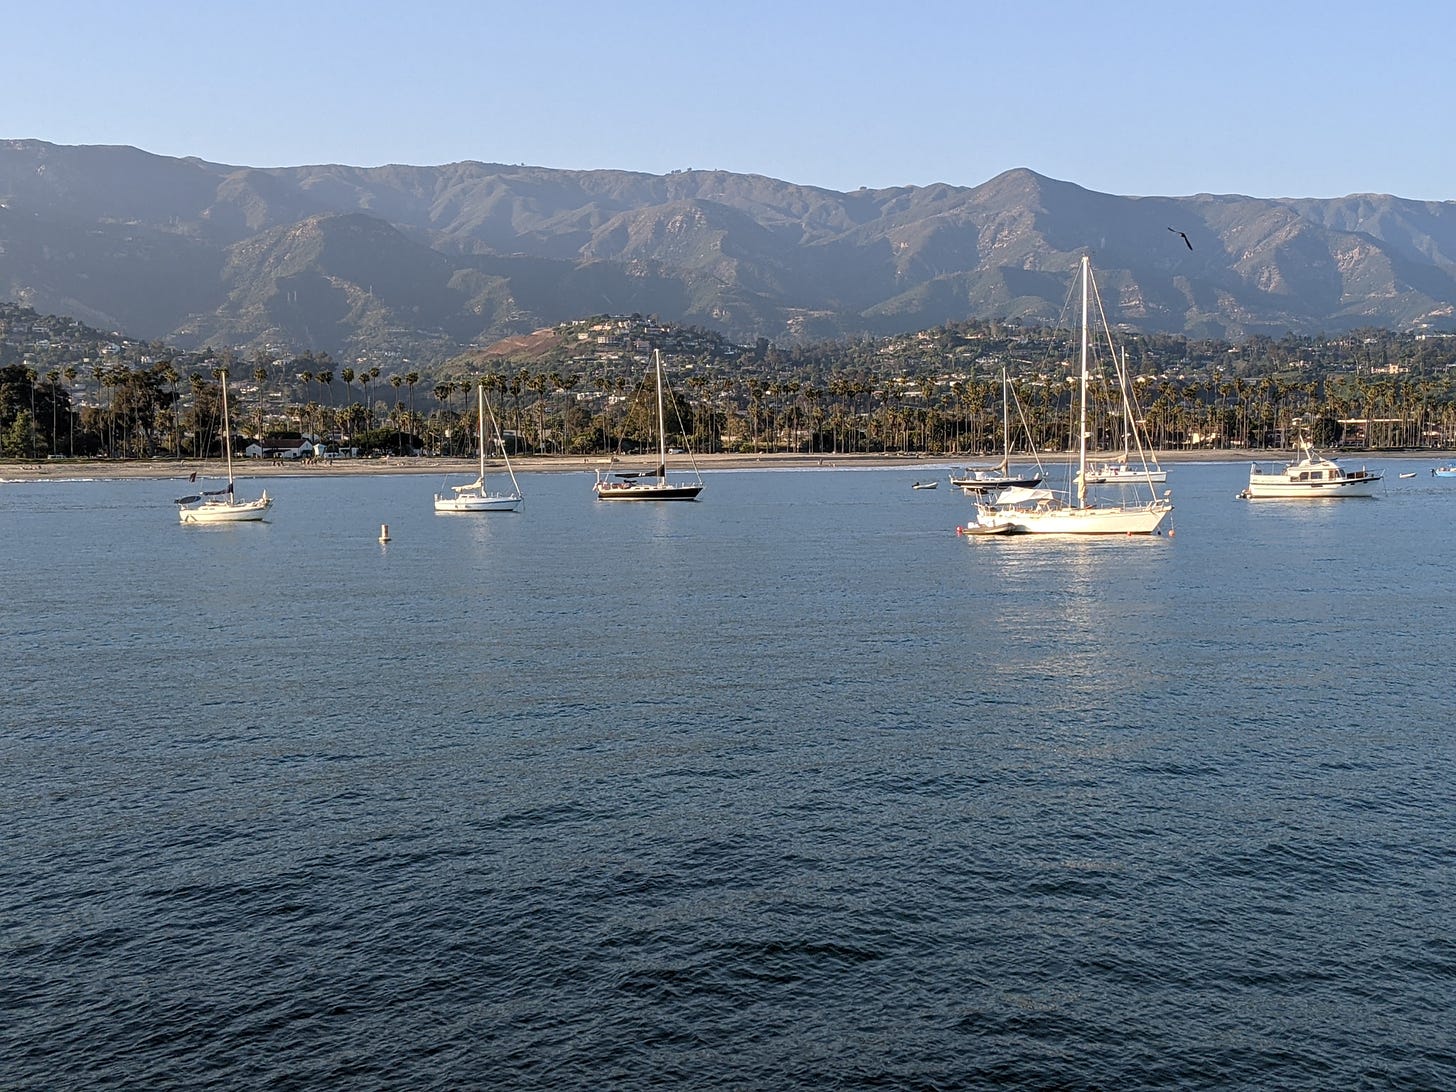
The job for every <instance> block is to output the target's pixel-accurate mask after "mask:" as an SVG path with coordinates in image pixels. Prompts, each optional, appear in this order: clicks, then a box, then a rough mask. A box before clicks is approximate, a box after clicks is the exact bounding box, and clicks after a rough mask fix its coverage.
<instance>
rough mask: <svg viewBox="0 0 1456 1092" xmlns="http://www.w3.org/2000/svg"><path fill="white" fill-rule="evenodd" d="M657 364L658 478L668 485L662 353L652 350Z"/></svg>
mask: <svg viewBox="0 0 1456 1092" xmlns="http://www.w3.org/2000/svg"><path fill="white" fill-rule="evenodd" d="M652 357H653V359H654V360H655V361H656V362H657V476H658V478H659V479H660V480H661V481H662V482H663V484H666V483H667V421H666V418H664V417H663V415H662V352H661V351H660V350H658V349H653V350H652Z"/></svg>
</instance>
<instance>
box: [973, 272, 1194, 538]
mask: <svg viewBox="0 0 1456 1092" xmlns="http://www.w3.org/2000/svg"><path fill="white" fill-rule="evenodd" d="M1081 279H1082V353H1081V382H1080V385H1079V395H1080V406H1079V421H1080V424H1079V427H1078V429H1077V432H1078V437H1079V439H1078V444H1077V463H1076V473H1075V475H1074V476H1073V478H1072V484H1073V486H1074V491H1069V492H1068V493H1059V492H1057V491H1054V490H1051V489H1023V488H1019V487H1013V488H1010V489H1003V490H1002V491H1001V492H1000V493H998V494H996V495H995V496H994V497H991V498H989V499H987V500H983V501H981V502H980V503H978V504H977V505H976V520H975V522H974V523H973V524H971V525H970V526H969V527H965V528H960V529H959V530H960V532H961V533H962V534H965V533H968V532H970V533H975V532H974V531H972V530H971V528H977V529H980V528H994V527H1003V526H1004V527H1009V528H1010V529H1011V531H1012V532H1013V533H1016V534H1032V535H1151V534H1155V533H1156V532H1157V531H1158V530H1159V528H1161V527H1162V526H1163V523H1164V521H1166V520H1167V518H1168V516H1169V515H1170V514H1172V511H1173V502H1172V501H1171V500H1170V499H1169V496H1168V493H1167V491H1166V490H1165V491H1164V493H1163V495H1162V496H1161V497H1159V496H1150V497H1149V499H1148V500H1146V501H1138V500H1135V499H1132V498H1129V497H1127V496H1124V497H1120V498H1118V499H1117V500H1116V501H1113V502H1100V501H1098V500H1096V499H1095V498H1094V497H1093V496H1092V494H1091V493H1089V491H1088V488H1087V487H1088V484H1089V482H1088V475H1087V436H1088V431H1087V392H1088V367H1087V360H1088V352H1089V337H1088V329H1089V310H1090V299H1091V296H1092V294H1093V293H1094V292H1095V290H1096V286H1095V284H1094V282H1093V280H1092V262H1091V259H1090V258H1088V257H1087V256H1086V255H1083V256H1082V270H1081ZM1098 310H1099V312H1100V311H1101V300H1100V298H1099V299H1098ZM1103 327H1104V329H1105V328H1106V320H1105V318H1104V320H1103ZM1117 373H1118V382H1119V385H1120V386H1122V387H1126V384H1127V375H1126V372H1125V369H1122V368H1118V369H1117ZM1129 397H1130V396H1129V395H1128V394H1127V393H1126V391H1124V392H1123V399H1124V402H1123V404H1124V406H1126V405H1127V404H1128V399H1129ZM1129 416H1130V417H1131V415H1129ZM1129 427H1130V428H1132V429H1136V427H1137V425H1136V421H1132V420H1130V423H1129ZM1134 440H1136V441H1137V445H1136V446H1137V447H1138V448H1139V449H1141V448H1142V443H1141V440H1140V439H1139V438H1138V437H1136V436H1134ZM1140 484H1147V483H1145V482H1144V483H1140Z"/></svg>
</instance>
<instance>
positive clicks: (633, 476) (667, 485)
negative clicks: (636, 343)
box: [592, 349, 703, 501]
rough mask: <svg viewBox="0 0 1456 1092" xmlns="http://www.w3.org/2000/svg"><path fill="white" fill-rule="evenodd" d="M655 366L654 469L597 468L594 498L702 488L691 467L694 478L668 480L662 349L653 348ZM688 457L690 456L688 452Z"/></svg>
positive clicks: (681, 496)
mask: <svg viewBox="0 0 1456 1092" xmlns="http://www.w3.org/2000/svg"><path fill="white" fill-rule="evenodd" d="M652 358H653V362H654V364H655V365H656V370H657V469H656V470H648V471H641V472H634V471H611V472H609V473H607V474H603V473H602V472H601V471H600V470H598V471H597V480H596V484H595V485H593V486H592V488H593V489H594V490H595V491H596V495H597V500H610V501H666V500H673V501H676V500H682V501H688V500H697V497H698V494H699V493H701V492H702V491H703V479H702V476H701V475H699V474H698V473H697V466H696V464H695V465H694V467H693V473H694V475H695V477H696V480H695V481H691V482H687V481H681V480H679V481H676V482H672V481H669V480H668V478H667V423H666V417H665V415H664V412H663V403H662V353H661V352H659V351H658V350H656V349H654V350H653V351H652ZM689 457H691V456H689Z"/></svg>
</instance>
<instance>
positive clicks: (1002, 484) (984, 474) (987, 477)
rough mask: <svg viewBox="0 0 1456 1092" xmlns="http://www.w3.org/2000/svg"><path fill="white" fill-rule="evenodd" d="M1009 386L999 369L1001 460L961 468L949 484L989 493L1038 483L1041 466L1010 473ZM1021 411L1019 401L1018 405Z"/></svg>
mask: <svg viewBox="0 0 1456 1092" xmlns="http://www.w3.org/2000/svg"><path fill="white" fill-rule="evenodd" d="M1010 405H1011V386H1010V383H1009V382H1008V381H1007V379H1006V369H1005V368H1002V369H1001V461H1000V462H999V463H997V464H996V465H995V466H992V467H988V468H986V469H984V470H971V469H965V470H962V471H961V473H960V474H959V475H957V474H955V473H952V474H951V475H950V484H951V485H958V486H960V487H961V492H963V493H965V494H967V495H968V496H969V495H975V494H978V493H992V492H995V491H996V490H998V489H1009V488H1010V487H1011V486H1015V485H1019V486H1023V487H1025V488H1028V489H1029V488H1031V487H1032V486H1034V485H1038V484H1040V483H1041V467H1040V466H1038V467H1037V472H1036V473H1035V474H1013V473H1011V411H1010ZM1017 413H1018V415H1019V414H1020V403H1018V404H1017Z"/></svg>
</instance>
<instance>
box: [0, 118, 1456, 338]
mask: <svg viewBox="0 0 1456 1092" xmlns="http://www.w3.org/2000/svg"><path fill="white" fill-rule="evenodd" d="M1170 227H1175V228H1177V229H1178V230H1179V231H1183V232H1186V233H1187V235H1188V238H1189V239H1190V240H1191V242H1192V244H1193V249H1192V250H1189V249H1188V248H1187V247H1186V246H1185V245H1184V244H1183V241H1182V239H1180V238H1179V237H1178V235H1176V234H1174V233H1171V232H1169V230H1168V228H1170ZM1083 249H1090V250H1091V252H1092V254H1093V258H1094V262H1095V263H1096V265H1097V268H1098V270H1099V272H1100V278H1101V283H1102V288H1103V302H1104V305H1105V307H1106V309H1107V312H1108V316H1109V318H1110V319H1111V320H1112V321H1114V322H1121V323H1125V324H1127V325H1129V326H1132V327H1135V328H1138V329H1142V330H1146V331H1150V332H1151V331H1161V332H1184V333H1187V334H1189V335H1191V336H1200V337H1207V336H1225V337H1230V338H1239V337H1243V336H1247V335H1249V334H1254V333H1267V334H1273V335H1279V334H1283V333H1285V332H1294V333H1301V334H1313V333H1320V332H1329V333H1335V332H1339V331H1342V330H1347V329H1352V328H1358V327H1362V326H1379V327H1387V328H1392V329H1410V328H1416V327H1422V326H1429V327H1432V328H1436V329H1442V330H1452V329H1456V202H1422V201H1409V200H1404V199H1401V198H1398V197H1390V196H1381V195H1354V196H1349V197H1342V198H1336V199H1315V198H1299V199H1287V200H1269V199H1260V198H1251V197H1241V196H1236V195H1212V194H1198V195H1195V196H1190V197H1126V196H1115V195H1110V194H1102V193H1096V192H1094V191H1091V190H1087V189H1084V188H1082V187H1080V186H1077V185H1075V184H1073V183H1070V182H1062V181H1056V180H1053V179H1048V178H1045V177H1042V176H1040V175H1038V174H1036V173H1034V172H1032V171H1030V170H1025V169H1018V170H1013V171H1008V172H1006V173H1004V174H1002V175H999V176H998V177H996V178H993V179H991V180H989V181H987V182H985V183H983V184H982V185H979V186H973V187H957V186H949V185H934V186H923V187H900V188H894V189H884V190H858V191H855V192H853V193H838V192H835V191H831V190H824V189H818V188H814V187H808V186H798V185H794V184H792V183H787V182H780V181H777V180H774V179H770V178H764V177H761V176H756V175H739V174H730V173H727V172H720V171H682V172H675V173H673V174H669V175H664V176H658V175H646V174H634V173H631V172H625V171H559V170H550V169H546V168H539V167H521V166H509V165H504V164H490V163H474V162H470V163H454V164H447V165H443V166H435V167H419V166H386V167H373V168H364V167H349V166H338V165H326V166H306V167H287V168H268V169H263V168H253V167H239V166H229V165H225V164H216V163H207V162H204V161H202V160H199V159H191V158H189V159H173V158H168V157H164V156H156V155H152V154H149V153H146V152H142V151H139V150H137V149H135V148H125V147H97V146H83V147H66V146H59V145H54V144H48V143H45V142H42V141H33V140H10V141H0V295H3V296H6V297H8V298H11V299H14V300H16V301H18V302H21V303H24V304H26V305H28V306H32V307H35V308H36V309H37V310H41V311H48V312H56V313H64V314H72V315H75V316H76V317H78V318H81V319H83V320H84V321H86V322H89V323H92V324H93V325H100V326H106V327H112V328H116V329H124V330H127V331H129V332H131V333H133V334H136V335H138V336H143V337H149V338H150V337H156V338H163V339H167V340H172V341H175V342H176V343H178V344H179V345H182V346H190V345H197V344H204V343H214V344H232V345H239V346H245V347H262V346H263V345H265V344H272V345H276V346H280V347H287V348H290V349H303V348H313V349H326V350H328V351H329V352H330V353H332V354H334V355H336V356H340V357H343V358H348V357H351V356H354V355H358V354H363V353H370V354H378V353H381V352H386V353H397V354H399V355H404V356H410V357H412V358H414V359H418V360H428V359H439V358H441V357H444V356H448V355H451V354H452V353H455V352H458V351H460V350H462V349H464V348H467V347H471V346H480V345H484V344H488V343H490V342H493V341H495V340H497V339H498V338H501V337H505V336H508V335H511V334H517V333H521V332H523V331H527V330H530V329H534V328H537V327H540V326H543V325H548V324H551V323H554V322H558V321H562V320H565V319H570V318H576V317H580V316H583V315H588V314H594V313H600V312H614V313H630V312H641V313H652V314H658V315H661V316H662V317H663V318H665V319H669V320H672V321H675V322H680V323H691V324H699V325H704V326H709V327H712V328H716V329H720V330H722V331H723V332H725V333H726V334H728V335H729V336H731V337H735V338H740V339H744V340H747V339H751V338H754V337H758V336H765V337H769V338H772V339H775V340H778V341H782V342H789V341H795V340H806V339H814V338H824V337H837V336H851V335H858V334H888V333H900V332H905V331H909V330H915V329H923V328H927V327H930V326H934V325H937V324H940V323H943V322H947V321H953V320H959V319H967V318H976V317H980V318H991V317H996V318H1019V319H1023V320H1026V321H1035V322H1056V321H1058V320H1059V319H1060V318H1061V317H1062V316H1063V315H1064V314H1065V307H1066V302H1067V296H1068V288H1069V285H1070V283H1071V281H1072V279H1073V274H1074V271H1075V267H1076V264H1077V259H1078V256H1079V254H1080V253H1081V252H1082V250H1083Z"/></svg>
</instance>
